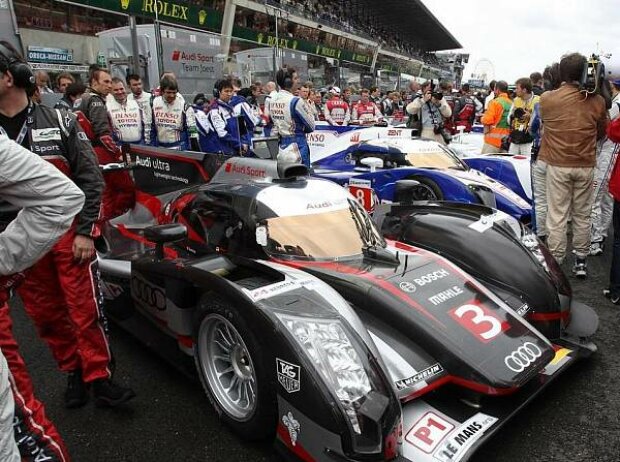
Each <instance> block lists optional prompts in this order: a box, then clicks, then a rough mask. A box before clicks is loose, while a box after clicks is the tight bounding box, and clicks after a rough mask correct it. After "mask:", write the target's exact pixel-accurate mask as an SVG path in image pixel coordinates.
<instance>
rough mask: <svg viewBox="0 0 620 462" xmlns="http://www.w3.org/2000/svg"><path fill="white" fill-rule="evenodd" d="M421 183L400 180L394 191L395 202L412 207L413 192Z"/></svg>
mask: <svg viewBox="0 0 620 462" xmlns="http://www.w3.org/2000/svg"><path fill="white" fill-rule="evenodd" d="M419 185H420V182H419V181H416V180H398V181H397V182H396V187H395V191H394V202H398V203H400V204H402V205H411V204H412V203H413V201H414V197H413V191H414V189H415V187H416V186H419Z"/></svg>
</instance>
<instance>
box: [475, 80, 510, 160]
mask: <svg viewBox="0 0 620 462" xmlns="http://www.w3.org/2000/svg"><path fill="white" fill-rule="evenodd" d="M494 93H495V98H494V99H492V100H491V101H490V102H489V107H488V108H487V110H486V111H485V113H484V115H483V116H482V119H480V122H482V125H484V145H483V146H482V154H497V153H500V152H505V150H502V138H504V137H505V136H508V135H510V125H508V114H509V113H510V108H511V107H512V101H511V100H510V97H509V96H508V84H507V83H506V82H505V81H504V80H500V81H499V82H497V83H496V84H495V90H494Z"/></svg>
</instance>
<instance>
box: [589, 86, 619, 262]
mask: <svg viewBox="0 0 620 462" xmlns="http://www.w3.org/2000/svg"><path fill="white" fill-rule="evenodd" d="M610 84H611V96H612V102H611V108H609V111H608V113H609V120H612V121H613V120H616V119H617V118H618V117H619V116H620V79H613V80H611V81H610ZM596 151H597V152H596V168H595V169H594V202H593V204H592V232H591V238H590V239H591V241H592V242H591V244H590V255H594V256H596V255H601V254H602V253H603V245H604V244H603V243H604V242H605V238H607V232H608V231H609V226H610V225H611V219H612V215H613V208H614V201H613V198H612V197H611V196H610V195H609V193H608V183H609V177H610V175H611V171H612V170H613V168H614V165H615V163H616V158H617V156H618V144H617V143H614V142H613V141H612V140H610V139H609V138H607V137H605V138H603V139H602V140H600V141H599V142H598V143H597V145H596Z"/></svg>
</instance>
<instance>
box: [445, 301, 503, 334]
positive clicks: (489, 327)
mask: <svg viewBox="0 0 620 462" xmlns="http://www.w3.org/2000/svg"><path fill="white" fill-rule="evenodd" d="M450 315H451V316H452V317H453V318H454V319H455V320H456V321H457V322H458V323H459V324H460V325H461V326H463V327H464V328H465V329H467V330H468V331H470V332H471V333H472V334H474V336H475V337H476V338H477V339H478V340H480V341H481V342H485V343H486V342H489V341H491V340H493V339H494V338H495V337H497V336H498V335H499V334H501V333H502V331H504V330H506V329H507V328H508V324H507V323H502V321H501V320H500V319H498V318H497V317H496V316H495V315H494V314H493V313H491V312H490V311H489V310H487V309H486V308H483V307H481V306H479V305H472V304H468V305H462V306H460V307H458V308H456V309H454V310H452V311H450Z"/></svg>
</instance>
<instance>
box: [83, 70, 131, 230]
mask: <svg viewBox="0 0 620 462" xmlns="http://www.w3.org/2000/svg"><path fill="white" fill-rule="evenodd" d="M111 91H112V78H111V77H110V74H109V73H108V72H107V71H105V70H103V69H99V68H97V69H94V70H93V71H92V72H91V74H90V81H89V87H88V88H87V89H86V92H85V93H84V94H83V95H82V98H81V100H80V102H79V104H78V105H77V107H76V108H75V112H76V115H77V118H78V121H79V122H80V124H81V125H82V128H83V129H84V132H85V133H86V136H87V137H88V139H89V140H90V141H91V143H92V145H93V149H94V151H95V154H96V155H97V160H98V161H99V165H105V164H109V163H114V162H121V161H122V154H121V150H120V149H119V147H118V146H117V144H116V142H115V141H114V137H113V136H112V126H111V125H110V118H109V117H108V110H107V107H106V101H107V97H108V95H109V94H110V92H111ZM104 179H105V184H106V187H105V189H104V191H103V198H102V212H101V216H100V221H101V222H103V221H105V220H109V219H111V218H114V217H117V216H119V215H122V214H123V213H125V212H126V211H127V210H129V209H130V208H131V207H133V204H134V203H135V189H134V186H133V182H132V180H131V177H130V176H129V174H128V173H127V172H123V171H121V172H113V173H107V174H106V175H105V177H104Z"/></svg>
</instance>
